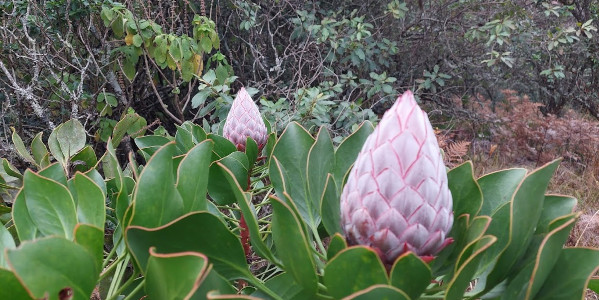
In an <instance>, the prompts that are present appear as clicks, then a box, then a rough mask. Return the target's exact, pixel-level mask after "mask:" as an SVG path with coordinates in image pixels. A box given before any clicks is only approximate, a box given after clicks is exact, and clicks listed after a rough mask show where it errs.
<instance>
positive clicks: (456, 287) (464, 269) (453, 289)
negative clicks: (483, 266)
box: [445, 235, 497, 300]
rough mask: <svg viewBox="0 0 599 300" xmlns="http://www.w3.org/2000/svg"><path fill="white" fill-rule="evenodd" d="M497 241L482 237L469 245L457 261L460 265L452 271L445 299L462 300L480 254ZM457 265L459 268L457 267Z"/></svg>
mask: <svg viewBox="0 0 599 300" xmlns="http://www.w3.org/2000/svg"><path fill="white" fill-rule="evenodd" d="M496 240H497V239H496V238H495V237H494V236H489V235H486V236H483V237H481V238H480V239H479V240H476V241H474V242H472V243H470V244H469V245H468V246H467V247H466V248H465V249H464V251H462V253H463V254H462V255H461V256H460V258H459V260H460V261H462V262H463V263H462V264H457V265H456V269H455V270H454V274H453V277H452V278H451V280H450V281H449V283H448V287H447V293H446V295H445V299H447V300H452V299H462V296H463V295H464V293H465V292H466V288H467V287H468V284H470V282H471V281H472V279H473V275H474V274H475V273H476V271H477V268H478V264H479V262H480V259H481V258H482V253H484V251H485V250H486V249H488V248H489V246H491V245H492V244H493V243H494V242H495V241H496ZM458 265H459V268H457V266H458Z"/></svg>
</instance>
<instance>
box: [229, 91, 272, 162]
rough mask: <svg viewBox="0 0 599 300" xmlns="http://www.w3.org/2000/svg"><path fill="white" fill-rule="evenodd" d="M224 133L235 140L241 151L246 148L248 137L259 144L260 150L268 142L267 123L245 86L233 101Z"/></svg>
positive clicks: (234, 142) (231, 139) (232, 140)
mask: <svg viewBox="0 0 599 300" xmlns="http://www.w3.org/2000/svg"><path fill="white" fill-rule="evenodd" d="M223 135H224V137H225V138H227V139H228V140H230V141H231V142H233V144H235V146H236V147H237V149H238V150H239V151H244V150H245V143H246V140H247V138H248V137H251V138H252V139H253V140H254V141H255V142H256V144H258V149H259V150H261V149H262V147H264V144H266V125H264V121H263V120H262V116H261V115H260V111H259V110H258V106H256V104H255V103H254V101H253V100H252V98H251V97H250V95H249V94H248V92H247V91H246V90H245V88H241V89H240V90H239V92H238V93H237V96H236V97H235V100H234V101H233V105H232V106H231V110H230V111H229V114H228V115H227V121H225V125H224V127H223Z"/></svg>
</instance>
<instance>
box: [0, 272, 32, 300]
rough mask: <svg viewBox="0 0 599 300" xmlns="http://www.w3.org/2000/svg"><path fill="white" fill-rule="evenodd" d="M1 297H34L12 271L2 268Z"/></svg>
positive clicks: (23, 299)
mask: <svg viewBox="0 0 599 300" xmlns="http://www.w3.org/2000/svg"><path fill="white" fill-rule="evenodd" d="M0 286H2V288H1V289H0V299H19V300H21V299H22V300H28V299H33V296H32V295H30V294H29V292H28V291H27V290H26V289H25V288H24V287H23V284H21V282H19V279H18V278H17V277H16V276H15V273H13V272H12V271H9V270H6V269H2V268H0Z"/></svg>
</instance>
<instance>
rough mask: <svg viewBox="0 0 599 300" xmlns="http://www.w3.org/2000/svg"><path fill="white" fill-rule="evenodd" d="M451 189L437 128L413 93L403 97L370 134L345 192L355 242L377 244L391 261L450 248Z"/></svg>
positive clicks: (346, 225) (345, 218) (347, 224)
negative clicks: (448, 235)
mask: <svg viewBox="0 0 599 300" xmlns="http://www.w3.org/2000/svg"><path fill="white" fill-rule="evenodd" d="M452 205H453V204H452V198H451V192H450V191H449V188H448V185H447V174H446V169H445V165H444V163H443V159H442V156H441V152H440V150H439V145H438V143H437V140H436V138H435V135H434V133H433V128H432V126H431V124H430V121H429V119H428V117H427V115H426V113H425V112H423V111H422V110H421V109H420V107H419V106H418V104H417V103H416V101H415V100H414V95H413V94H412V92H410V91H407V92H405V93H404V94H403V95H402V96H400V97H399V98H398V100H397V101H396V102H395V104H394V105H393V106H392V107H391V109H390V110H389V111H387V112H386V113H385V115H384V116H383V118H382V119H381V122H380V123H379V125H378V126H377V127H376V128H375V130H374V132H373V133H372V134H371V135H370V136H369V137H368V138H367V139H366V142H365V143H364V145H363V147H362V150H361V151H360V154H359V155H358V157H357V159H356V162H355V164H354V167H353V169H352V170H351V171H350V174H349V177H348V180H347V184H346V185H345V187H344V189H343V193H342V195H341V222H342V227H343V230H344V231H345V235H346V239H347V241H348V243H349V244H354V245H355V244H360V245H366V246H370V247H372V248H373V249H374V250H375V251H376V252H377V253H378V254H379V256H380V257H381V259H382V261H383V262H384V263H385V264H392V263H393V262H394V260H395V259H396V258H397V257H398V256H400V255H401V254H403V253H405V252H407V251H412V252H414V253H416V254H417V255H419V256H421V257H422V258H423V259H425V260H427V259H432V257H433V256H434V255H435V254H436V253H437V252H439V251H440V250H441V249H442V248H443V247H445V246H446V245H447V244H448V243H449V242H450V239H448V238H447V234H448V232H449V230H450V229H451V226H452V224H453V211H452Z"/></svg>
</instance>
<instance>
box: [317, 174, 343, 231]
mask: <svg viewBox="0 0 599 300" xmlns="http://www.w3.org/2000/svg"><path fill="white" fill-rule="evenodd" d="M320 214H321V216H322V225H324V228H325V229H326V230H327V232H328V233H329V235H332V234H335V233H337V232H342V229H341V207H340V202H339V194H337V184H336V183H335V179H334V177H333V175H331V174H329V176H328V178H327V180H326V185H325V186H324V192H323V194H322V199H321V200H320Z"/></svg>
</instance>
